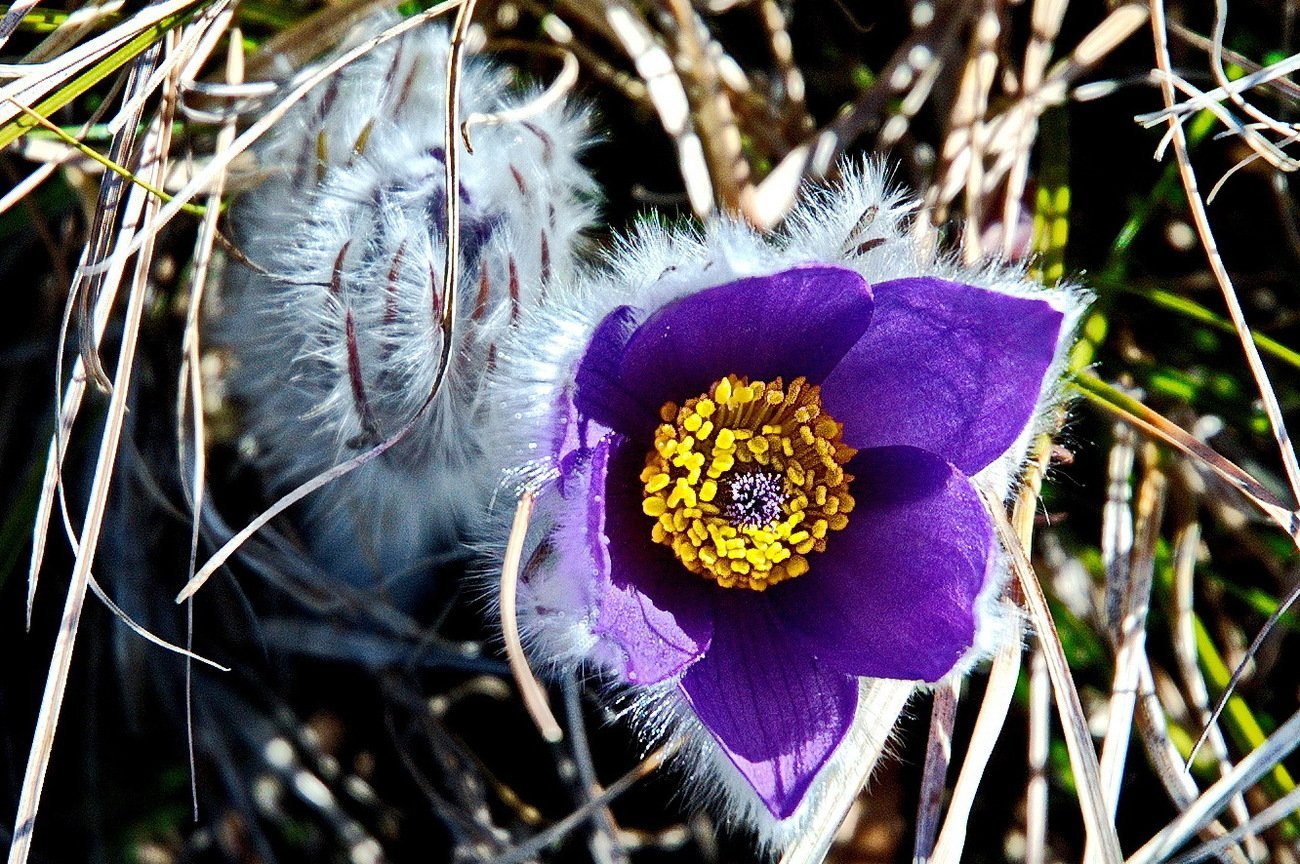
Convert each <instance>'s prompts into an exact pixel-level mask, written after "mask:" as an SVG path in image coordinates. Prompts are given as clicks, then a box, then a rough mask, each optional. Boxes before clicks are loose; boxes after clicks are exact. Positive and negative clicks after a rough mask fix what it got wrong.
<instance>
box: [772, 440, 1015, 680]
mask: <svg viewBox="0 0 1300 864" xmlns="http://www.w3.org/2000/svg"><path fill="white" fill-rule="evenodd" d="M846 467H847V469H848V471H849V472H850V473H852V474H853V475H854V477H855V479H854V481H853V487H852V491H853V494H854V496H855V497H856V498H857V507H856V508H855V509H854V510H853V512H852V513H851V514H850V515H849V524H848V527H847V528H845V529H844V530H843V531H838V532H835V533H834V534H832V535H831V536H830V537H829V538H828V540H827V547H826V551H825V552H823V553H821V554H819V555H816V556H814V557H812V558H810V559H809V563H810V564H811V565H812V569H811V570H810V571H809V572H808V573H807V574H806V575H805V576H802V577H800V578H798V579H794V580H791V581H790V582H787V583H785V584H784V585H779V586H776V587H775V588H773V589H772V591H771V593H772V595H773V601H774V602H775V603H776V604H777V605H776V606H775V607H774V608H775V609H777V611H778V613H779V614H780V615H781V618H782V620H783V621H784V622H785V623H786V624H787V625H788V626H789V627H790V628H791V630H792V631H793V632H795V633H797V634H798V635H799V636H800V641H801V642H802V644H803V645H804V648H805V650H807V651H810V652H812V654H813V655H815V656H816V657H817V659H818V660H820V661H821V662H823V663H825V664H827V665H828V666H831V667H833V668H834V669H836V670H838V671H840V672H844V673H847V674H849V675H864V676H867V677H871V678H898V679H903V680H920V681H937V680H939V679H940V678H942V677H943V676H944V675H946V674H948V672H949V671H951V669H952V668H953V666H954V665H956V663H957V662H958V661H959V660H960V659H961V657H962V655H963V654H965V653H966V651H967V650H968V649H969V648H970V647H971V645H972V644H973V643H974V641H975V600H976V597H977V595H978V594H979V592H980V589H981V588H983V587H984V583H985V581H986V580H987V579H988V578H989V573H990V567H991V563H992V551H993V524H992V521H991V520H990V518H989V515H988V513H987V512H986V511H985V510H984V506H983V504H982V503H981V502H980V499H979V496H978V495H977V494H976V492H975V490H974V489H973V488H972V487H971V485H970V481H969V480H967V479H966V477H965V475H963V474H962V473H961V472H960V471H958V470H957V469H956V468H954V467H953V466H951V465H949V464H948V463H946V462H944V461H943V460H942V459H940V458H939V457H937V456H935V455H934V454H932V453H928V452H926V451H924V450H918V449H916V448H914V447H880V448H875V449H871V450H866V451H863V452H862V453H859V454H858V455H857V456H856V457H855V458H854V459H853V460H852V461H851V462H850V463H849V464H848V465H847V466H846Z"/></svg>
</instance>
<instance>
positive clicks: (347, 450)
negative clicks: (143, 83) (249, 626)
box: [217, 18, 594, 585]
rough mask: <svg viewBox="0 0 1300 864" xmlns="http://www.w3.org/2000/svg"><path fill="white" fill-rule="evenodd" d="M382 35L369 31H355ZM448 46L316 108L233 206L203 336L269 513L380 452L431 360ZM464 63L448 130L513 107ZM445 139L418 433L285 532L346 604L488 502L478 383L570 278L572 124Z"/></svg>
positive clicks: (583, 210) (586, 186)
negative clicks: (220, 369)
mask: <svg viewBox="0 0 1300 864" xmlns="http://www.w3.org/2000/svg"><path fill="white" fill-rule="evenodd" d="M389 23H392V22H391V20H389V19H387V18H385V19H384V20H382V21H378V22H375V23H374V24H372V25H370V27H369V28H368V29H374V30H378V29H379V26H380V25H382V24H389ZM448 45H449V36H448V34H447V32H446V31H445V30H443V29H441V28H434V27H429V28H423V29H420V30H417V31H413V32H412V33H409V34H407V35H405V36H403V37H401V38H398V39H395V40H393V41H391V42H388V43H386V44H384V45H381V46H379V47H378V48H376V49H375V50H374V51H372V52H371V53H370V54H368V55H367V56H365V57H364V58H362V59H361V60H359V61H357V62H355V63H353V64H352V65H350V66H349V67H347V68H345V69H344V70H343V71H341V72H340V73H339V74H337V75H335V76H334V77H333V78H331V79H330V80H329V81H327V82H325V83H323V84H322V85H321V86H320V87H318V88H316V90H315V91H313V92H312V93H311V94H310V95H309V96H308V97H307V98H306V99H305V100H304V101H303V102H302V103H300V104H299V105H298V106H297V107H296V108H295V109H294V110H293V111H292V112H291V113H290V114H289V115H288V116H287V117H286V118H285V119H284V121H283V122H282V123H281V124H279V127H278V128H277V129H276V130H275V132H274V134H273V135H272V137H271V140H270V141H269V143H268V144H267V145H266V146H265V147H264V149H263V150H262V151H261V152H260V157H261V160H262V162H263V163H264V164H263V167H264V169H265V170H266V171H267V172H268V173H269V175H270V176H269V179H268V180H267V181H266V182H265V183H263V184H262V185H261V186H260V187H258V188H257V189H255V190H254V191H252V192H250V193H247V194H246V195H244V196H243V198H242V199H241V200H240V201H239V202H238V203H237V205H236V207H235V210H234V215H233V221H234V224H235V232H236V238H237V242H238V243H239V245H240V247H241V248H242V251H243V253H244V254H245V255H246V256H247V258H248V260H249V261H251V262H252V265H253V267H248V266H244V265H242V264H240V263H236V262H231V264H230V268H229V269H230V274H229V276H228V278H227V280H226V284H225V292H224V297H223V300H224V309H223V317H222V318H221V320H220V321H219V322H218V325H217V329H218V333H219V337H220V339H221V341H222V342H223V343H224V344H225V345H226V346H227V347H228V348H229V350H230V352H231V354H232V358H233V361H234V373H233V379H232V388H231V389H232V391H233V394H234V395H235V397H236V399H237V401H238V403H239V404H240V406H241V407H242V409H243V412H244V417H245V420H246V424H247V429H248V432H249V433H250V435H251V437H252V440H253V443H254V445H255V448H256V452H257V461H258V463H259V465H260V467H261V468H262V469H263V474H264V477H265V478H266V481H267V486H268V487H269V490H270V491H272V492H274V493H283V492H287V491H288V490H290V489H292V488H293V487H295V486H297V485H298V484H300V483H302V482H304V481H306V480H308V479H310V478H312V477H314V476H316V475H317V474H319V473H320V472H321V471H323V470H326V469H328V468H330V467H331V466H333V465H336V464H338V463H340V462H343V461H345V460H347V459H349V458H350V457H353V456H356V455H357V454H358V453H361V452H364V451H365V450H368V449H370V448H372V447H374V446H375V445H376V444H379V443H380V442H382V441H384V440H385V439H386V438H388V437H390V436H392V435H394V434H395V433H396V432H397V431H398V430H399V429H401V428H402V426H403V425H404V424H406V423H407V422H408V420H409V419H410V418H411V417H412V416H414V415H415V414H416V413H417V411H419V409H420V407H421V405H422V404H423V403H424V402H425V400H426V399H427V397H428V394H429V393H430V392H431V389H432V387H433V386H434V382H435V379H436V377H437V374H438V370H439V367H440V362H441V358H442V356H443V353H444V350H443V349H444V345H443V333H442V329H441V319H442V315H443V311H444V309H445V304H446V298H444V297H443V296H442V291H443V287H442V286H443V275H444V274H443V270H444V255H445V244H446V211H445V207H446V202H445V182H444V171H445V160H446V153H447V142H446V141H445V140H444V135H443V126H444V123H445V113H446V105H445V95H444V89H445V86H446V80H447V64H448V53H449V48H448ZM509 78H510V76H509V75H508V74H507V72H506V71H505V70H504V69H502V68H501V67H499V66H496V65H494V64H493V63H491V62H490V61H488V60H486V59H483V58H480V57H475V56H470V57H468V58H467V59H466V62H465V64H464V70H463V74H462V76H461V80H460V100H461V117H462V118H464V117H469V116H471V115H473V114H487V115H491V114H495V113H498V112H501V111H503V110H507V109H515V108H519V107H520V106H523V105H526V104H528V103H529V101H530V100H531V99H534V98H535V97H536V93H535V92H523V93H520V92H518V91H517V90H515V89H512V88H511V86H510V80H509ZM524 113H526V114H528V116H526V118H525V119H515V120H511V121H508V122H502V123H499V124H484V125H479V126H476V127H475V128H473V130H472V142H473V147H474V152H473V153H470V152H468V151H467V150H466V148H465V147H464V145H463V144H462V143H461V142H460V141H459V140H457V142H456V143H455V146H457V147H459V148H460V150H459V168H460V184H459V185H460V188H459V190H457V194H458V195H459V205H460V211H461V216H460V267H461V270H460V291H459V296H458V297H457V298H456V303H455V306H456V308H455V310H454V313H455V319H456V324H455V327H456V330H455V337H454V343H453V344H452V345H451V346H450V348H449V351H448V352H447V353H448V355H449V360H450V362H449V365H448V368H447V372H446V379H445V380H444V381H443V383H442V386H441V389H440V391H439V393H438V396H437V398H436V399H435V401H434V402H433V404H432V405H431V406H430V407H429V409H428V411H427V412H426V413H425V415H424V416H423V417H422V419H421V422H420V423H419V425H418V427H417V428H416V429H414V430H413V432H412V433H411V434H410V435H409V436H408V437H407V438H406V439H404V440H403V441H402V442H401V443H400V444H398V445H397V446H395V447H393V448H392V449H391V450H389V451H388V452H386V453H385V454H384V455H383V456H381V457H380V458H378V459H375V460H374V461H371V462H370V463H368V464H366V465H365V466H363V467H361V468H359V469H357V470H355V471H353V472H352V473H351V474H349V475H347V476H345V477H343V478H342V479H340V480H337V481H335V482H333V483H332V484H330V485H329V486H327V487H326V488H325V489H323V490H321V491H319V492H317V493H315V495H314V496H313V497H312V498H310V499H309V503H308V504H307V505H306V507H305V512H304V513H303V518H302V525H301V529H302V531H303V533H304V535H305V536H306V538H307V541H308V543H309V545H310V547H311V550H312V552H313V554H314V556H315V557H316V559H317V560H318V561H319V563H320V564H321V565H322V566H324V567H325V569H327V570H328V571H330V572H332V573H334V574H335V575H338V576H339V577H341V578H343V579H345V580H346V581H349V582H351V583H353V584H358V585H370V584H374V583H376V582H379V581H385V580H398V579H401V578H402V577H403V576H414V577H416V581H417V582H418V577H419V576H420V575H421V570H422V568H421V562H422V561H426V560H427V559H428V557H429V556H430V555H432V554H433V553H435V552H436V551H438V550H440V549H445V548H446V547H447V546H448V545H449V544H450V543H451V542H453V541H455V540H457V539H458V537H459V535H460V533H461V531H462V530H463V529H464V527H465V523H466V521H467V520H468V519H469V518H470V517H471V515H472V514H473V513H475V512H477V511H478V510H479V509H480V508H481V506H482V501H483V497H484V495H485V494H486V493H487V492H488V491H489V490H490V478H487V477H486V476H485V472H484V471H483V470H482V468H481V466H480V465H478V463H477V461H476V460H477V459H478V457H479V454H480V432H479V425H480V423H481V420H482V411H481V404H480V396H481V392H480V391H481V386H480V385H481V382H482V379H483V377H484V375H485V373H486V371H487V370H488V368H489V367H490V366H491V365H492V364H493V362H494V361H495V353H496V350H497V345H498V343H499V342H500V341H501V340H502V338H503V337H504V336H505V334H506V333H508V332H509V331H510V330H511V328H512V327H513V326H514V324H515V321H516V320H517V318H518V316H519V313H520V310H521V309H522V308H524V307H526V306H528V305H532V304H534V303H536V302H537V300H538V298H539V297H541V296H542V295H543V294H544V293H545V292H546V290H547V286H548V285H549V284H550V283H551V282H553V281H555V280H557V279H566V278H568V276H569V275H570V273H571V271H572V270H573V268H574V266H575V257H576V255H577V252H578V248H579V244H580V242H581V233H582V231H583V230H584V229H586V228H587V227H588V226H589V225H590V223H591V221H592V218H593V216H594V209H593V204H592V201H593V199H594V184H593V183H592V181H591V179H590V177H589V176H588V175H587V173H586V172H585V171H584V169H583V168H582V166H581V165H580V164H579V163H578V161H577V154H578V153H579V151H580V150H581V149H582V147H583V146H584V145H585V143H586V141H587V132H586V124H585V121H584V118H583V117H582V116H581V115H580V114H579V113H575V112H573V111H570V110H568V109H566V108H565V107H564V106H563V105H560V106H552V107H548V108H546V109H545V110H541V111H537V112H531V113H529V112H524Z"/></svg>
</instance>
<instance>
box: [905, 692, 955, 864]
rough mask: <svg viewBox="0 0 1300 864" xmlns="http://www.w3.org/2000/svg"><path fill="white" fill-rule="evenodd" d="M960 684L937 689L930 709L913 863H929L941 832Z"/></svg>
mask: <svg viewBox="0 0 1300 864" xmlns="http://www.w3.org/2000/svg"><path fill="white" fill-rule="evenodd" d="M960 697H961V681H960V680H957V679H954V680H951V681H948V682H946V683H941V684H940V685H939V686H937V687H936V688H935V690H934V702H933V704H932V705H931V708H930V735H929V738H928V739H927V741H926V748H925V768H924V769H923V770H922V772H921V800H920V801H919V802H918V803H917V807H916V846H915V851H914V852H913V853H912V861H913V862H914V864H922V862H925V861H929V860H930V856H931V855H932V854H933V853H934V848H935V847H934V841H935V836H936V835H937V834H938V833H939V811H940V809H941V808H942V807H943V791H944V788H945V787H946V786H947V785H948V762H949V760H951V759H952V727H953V725H954V724H955V723H956V722H957V702H958V700H959V699H960Z"/></svg>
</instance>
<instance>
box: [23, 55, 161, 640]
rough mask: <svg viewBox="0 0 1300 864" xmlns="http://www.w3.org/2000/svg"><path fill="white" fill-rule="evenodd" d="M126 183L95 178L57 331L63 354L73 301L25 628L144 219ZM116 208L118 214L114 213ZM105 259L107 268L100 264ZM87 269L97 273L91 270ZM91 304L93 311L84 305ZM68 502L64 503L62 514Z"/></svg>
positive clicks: (130, 143)
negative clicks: (70, 454)
mask: <svg viewBox="0 0 1300 864" xmlns="http://www.w3.org/2000/svg"><path fill="white" fill-rule="evenodd" d="M154 56H155V52H153V51H150V52H147V53H146V54H145V55H144V56H143V57H141V58H140V59H139V60H138V61H137V63H136V64H135V65H134V66H133V67H132V68H131V70H130V71H129V72H128V74H127V75H126V78H125V80H126V83H125V85H124V93H125V94H126V98H127V101H130V97H131V95H133V93H134V91H135V90H136V89H137V88H140V87H143V86H145V79H146V78H147V77H148V70H149V69H151V68H152V66H153V62H154ZM140 112H141V103H136V106H135V108H134V110H133V112H132V115H131V117H132V119H133V120H134V121H135V122H133V123H130V124H124V125H123V126H122V127H120V128H119V129H118V131H117V132H116V133H114V135H113V141H112V143H111V145H110V148H109V158H110V159H111V160H112V161H114V162H117V163H122V162H125V161H126V160H127V158H128V154H130V153H131V151H132V149H133V148H134V147H135V145H136V126H137V125H138V123H139V121H140V119H141V116H140ZM124 188H125V181H124V180H123V178H121V177H120V176H119V175H116V174H113V175H106V176H105V177H104V178H103V179H102V180H101V181H100V189H99V198H98V201H97V203H96V207H95V211H94V214H93V217H92V222H91V229H90V238H91V240H90V242H89V243H87V244H86V246H85V249H84V251H83V253H82V256H81V260H80V263H79V265H78V267H77V272H76V276H75V278H74V279H73V281H72V284H71V285H70V286H69V289H68V300H67V304H66V307H65V310H64V320H63V324H62V326H61V328H60V330H59V346H58V355H59V356H60V357H62V356H64V350H65V347H66V346H65V344H64V340H65V339H66V334H67V331H68V326H69V324H70V321H71V318H72V315H73V309H74V304H76V303H78V302H80V304H81V311H80V314H81V319H82V320H81V334H82V350H81V351H80V352H79V353H78V354H77V357H76V359H75V361H74V363H73V366H72V377H71V379H70V380H69V382H68V387H67V392H66V393H65V392H62V391H63V386H62V381H61V378H60V377H59V376H60V372H61V370H58V371H56V372H55V384H54V388H55V393H54V398H55V403H54V404H55V414H56V415H57V416H58V418H59V422H58V425H57V427H56V428H55V431H54V435H53V436H52V437H51V440H50V445H49V448H48V452H47V455H46V462H45V477H44V481H43V484H42V487H41V497H40V500H39V502H38V504H37V509H36V519H35V522H34V524H33V527H32V553H31V560H30V563H29V566H28V575H27V623H28V626H29V627H30V625H31V617H32V607H33V604H34V603H35V601H36V587H37V583H38V580H39V576H40V571H41V564H42V561H43V558H44V555H45V546H46V542H47V540H48V535H49V524H50V518H51V516H52V514H53V512H54V502H55V497H56V494H61V482H62V481H61V472H62V469H63V457H64V451H65V449H66V447H67V442H68V437H69V436H70V435H71V432H72V426H73V424H74V423H75V422H76V419H77V415H78V414H79V413H80V410H81V400H82V398H83V396H84V395H85V392H86V387H87V386H88V379H95V380H101V379H103V378H104V373H103V371H102V369H100V367H99V361H98V355H97V354H96V353H95V348H96V346H98V345H99V343H100V340H101V339H102V338H103V335H104V329H105V328H106V327H107V326H108V316H109V314H110V312H111V311H112V308H113V304H114V302H115V300H116V297H117V292H118V287H119V286H120V285H121V280H122V274H123V272H124V271H125V268H126V264H127V261H128V260H129V258H130V256H129V255H128V254H127V252H126V247H127V245H128V240H129V238H130V237H131V236H132V235H133V234H134V232H135V230H136V229H137V228H138V226H139V223H140V221H142V220H143V218H144V206H145V201H146V200H147V197H148V196H146V195H145V194H144V192H145V191H146V190H145V189H144V187H142V186H133V187H131V188H130V191H129V193H128V194H127V195H126V198H125V203H123V192H122V190H123V189H124ZM119 211H120V212H119ZM119 215H120V216H121V217H122V221H121V227H120V228H119V229H118V231H117V232H116V234H115V235H114V234H112V233H111V231H112V226H113V224H115V223H116V222H117V220H118V218H119ZM104 262H106V266H105V264H104ZM92 270H95V271H98V272H91V271H92ZM92 302H93V307H94V309H93V312H91V311H89V308H88V307H89V306H90V305H91V304H92ZM66 510H67V506H66V503H64V511H65V518H66Z"/></svg>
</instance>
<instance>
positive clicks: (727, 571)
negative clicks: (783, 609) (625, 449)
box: [641, 375, 857, 591]
mask: <svg viewBox="0 0 1300 864" xmlns="http://www.w3.org/2000/svg"><path fill="white" fill-rule="evenodd" d="M659 415H660V417H661V419H662V420H663V423H661V424H660V425H659V427H658V428H657V429H656V430H655V436H654V447H653V449H651V451H650V452H649V453H647V454H646V460H645V468H644V470H643V471H642V472H641V482H642V483H643V484H644V493H645V497H644V499H643V500H642V504H641V507H642V510H643V511H644V512H645V514H646V515H647V516H649V517H651V518H652V519H653V520H654V523H653V525H652V526H651V529H650V536H651V538H652V539H653V540H654V542H656V543H661V544H663V545H665V546H668V547H669V548H671V549H672V550H673V554H674V555H676V556H677V560H678V561H680V562H681V564H682V566H683V567H684V568H685V569H686V570H687V571H689V572H691V573H695V574H697V575H699V576H703V577H705V578H707V579H713V580H714V581H716V582H717V583H718V584H719V585H721V586H722V587H724V588H752V589H754V590H757V591H762V590H763V589H765V588H767V587H768V586H769V585H775V584H776V583H778V582H782V581H784V580H786V579H793V578H795V577H796V576H802V575H803V574H804V573H807V572H808V567H809V565H808V557H807V556H808V555H810V554H813V553H816V552H821V551H823V550H825V548H826V538H827V535H828V534H829V533H830V532H832V531H840V530H843V529H844V527H845V526H847V525H848V523H849V513H850V512H852V510H853V496H852V495H850V494H849V483H851V482H852V481H853V477H852V476H850V475H848V474H846V473H844V465H845V464H846V463H847V462H848V461H849V460H850V459H852V458H853V456H854V454H856V453H857V451H856V450H854V449H853V448H852V447H849V446H848V445H847V444H845V443H844V440H843V432H844V426H843V424H842V423H838V422H836V420H835V418H833V417H831V416H830V415H829V414H827V413H826V412H825V411H823V410H822V404H821V390H820V388H819V387H818V386H817V385H815V384H809V383H808V382H807V380H806V379H804V378H795V379H794V380H793V381H791V382H790V384H789V385H788V386H787V385H785V384H784V383H782V381H781V379H780V378H776V379H774V380H772V381H750V380H748V379H747V378H743V377H740V376H738V375H728V376H727V377H726V378H723V379H721V380H719V381H716V382H714V384H713V385H712V386H711V387H709V389H708V390H707V391H706V392H704V393H701V394H700V395H699V396H697V397H695V398H693V399H688V400H687V401H686V402H685V404H683V405H681V406H680V407H679V406H678V405H677V404H676V403H673V402H668V403H666V404H665V405H664V406H663V407H662V408H660V409H659Z"/></svg>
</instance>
